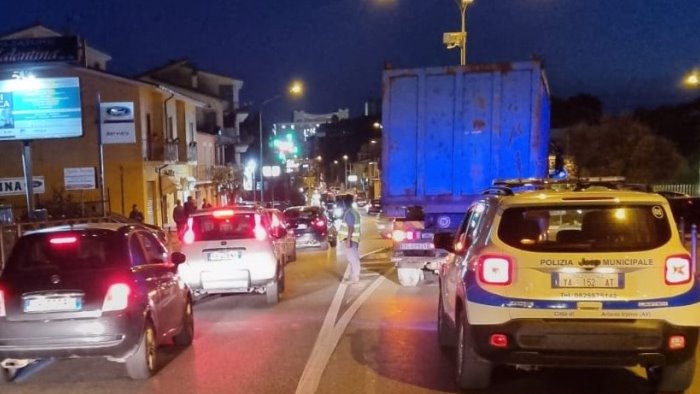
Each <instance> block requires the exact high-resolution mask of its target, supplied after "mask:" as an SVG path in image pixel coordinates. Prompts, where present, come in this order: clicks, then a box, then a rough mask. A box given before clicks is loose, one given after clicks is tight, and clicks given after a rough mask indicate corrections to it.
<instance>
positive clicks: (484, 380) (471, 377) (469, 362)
mask: <svg viewBox="0 0 700 394" xmlns="http://www.w3.org/2000/svg"><path fill="white" fill-rule="evenodd" d="M466 320H467V318H466V316H464V317H462V316H459V318H458V319H457V385H458V386H459V387H460V388H461V389H464V390H483V389H485V388H488V387H489V385H490V384H491V371H492V370H493V365H492V364H491V363H490V362H488V361H486V360H484V359H483V358H481V357H479V356H478V355H477V354H476V353H475V352H474V343H473V339H472V336H471V328H470V327H469V322H467V321H466Z"/></svg>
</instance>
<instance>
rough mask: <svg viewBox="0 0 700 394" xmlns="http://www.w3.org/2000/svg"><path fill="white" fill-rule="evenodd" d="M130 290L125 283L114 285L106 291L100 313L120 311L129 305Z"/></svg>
mask: <svg viewBox="0 0 700 394" xmlns="http://www.w3.org/2000/svg"><path fill="white" fill-rule="evenodd" d="M130 293H131V288H129V285H127V284H125V283H115V284H113V285H112V286H110V287H109V290H107V295H106V296H105V301H104V303H103V304H102V312H110V311H121V310H124V309H126V307H127V306H128V305H129V294H130Z"/></svg>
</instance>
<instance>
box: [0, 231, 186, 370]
mask: <svg viewBox="0 0 700 394" xmlns="http://www.w3.org/2000/svg"><path fill="white" fill-rule="evenodd" d="M184 261H185V255H183V254H182V253H173V254H172V255H171V256H168V253H167V251H166V248H165V246H164V245H163V243H162V242H160V241H159V240H158V238H157V237H156V236H155V235H154V234H153V232H152V231H150V229H147V228H146V227H143V226H141V225H137V224H123V223H91V224H80V225H73V226H60V227H51V228H47V229H43V230H38V231H34V232H29V233H27V234H25V235H24V236H22V237H21V238H20V239H19V240H18V241H17V243H16V244H15V246H14V248H13V249H12V252H11V254H10V256H9V258H8V260H7V263H6V265H5V268H4V270H3V272H2V275H1V276H0V360H4V361H2V363H1V364H0V365H1V366H2V369H1V372H2V373H0V382H8V381H10V380H12V379H13V378H14V375H15V374H16V372H17V370H18V369H19V368H21V367H23V366H25V365H27V364H28V363H30V362H31V361H32V360H36V359H44V358H72V357H105V358H107V359H109V360H112V361H117V362H123V363H125V364H126V371H127V373H128V375H129V376H130V377H131V378H133V379H146V378H148V377H150V376H151V375H153V374H154V372H155V371H156V370H157V367H158V357H157V351H156V349H157V347H158V346H159V345H163V344H165V343H166V342H169V341H173V342H174V343H175V344H177V345H182V346H188V345H190V344H191V343H192V338H193V335H194V318H193V314H192V299H191V298H190V292H189V290H188V288H187V286H186V285H184V283H183V282H181V281H180V279H179V277H178V276H177V274H176V265H177V264H181V263H183V262H184Z"/></svg>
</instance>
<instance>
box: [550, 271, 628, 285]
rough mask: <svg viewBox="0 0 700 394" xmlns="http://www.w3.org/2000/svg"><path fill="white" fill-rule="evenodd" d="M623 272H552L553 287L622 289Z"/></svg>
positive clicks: (623, 282)
mask: <svg viewBox="0 0 700 394" xmlns="http://www.w3.org/2000/svg"><path fill="white" fill-rule="evenodd" d="M624 285H625V280H624V276H623V274H614V273H613V274H602V273H597V272H576V273H567V272H555V273H553V274H552V287H553V288H588V289H622V288H624V287H625V286H624Z"/></svg>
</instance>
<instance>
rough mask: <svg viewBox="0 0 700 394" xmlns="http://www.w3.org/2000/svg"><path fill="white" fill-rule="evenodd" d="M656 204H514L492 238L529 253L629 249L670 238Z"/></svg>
mask: <svg viewBox="0 0 700 394" xmlns="http://www.w3.org/2000/svg"><path fill="white" fill-rule="evenodd" d="M671 231H672V230H671V225H670V223H669V221H668V215H667V214H666V211H665V210H664V209H663V207H662V206H661V205H623V206H621V205H614V206H565V207H562V206H552V207H517V208H509V209H506V210H505V211H504V212H503V215H502V216H501V220H500V223H499V224H498V238H499V239H501V240H502V241H503V242H505V243H506V244H508V245H510V246H513V247H516V248H519V249H523V250H530V251H560V252H566V251H572V252H573V251H591V252H631V251H641V250H649V249H654V248H657V247H660V246H662V245H664V244H665V243H667V242H668V241H669V240H670V238H671Z"/></svg>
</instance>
